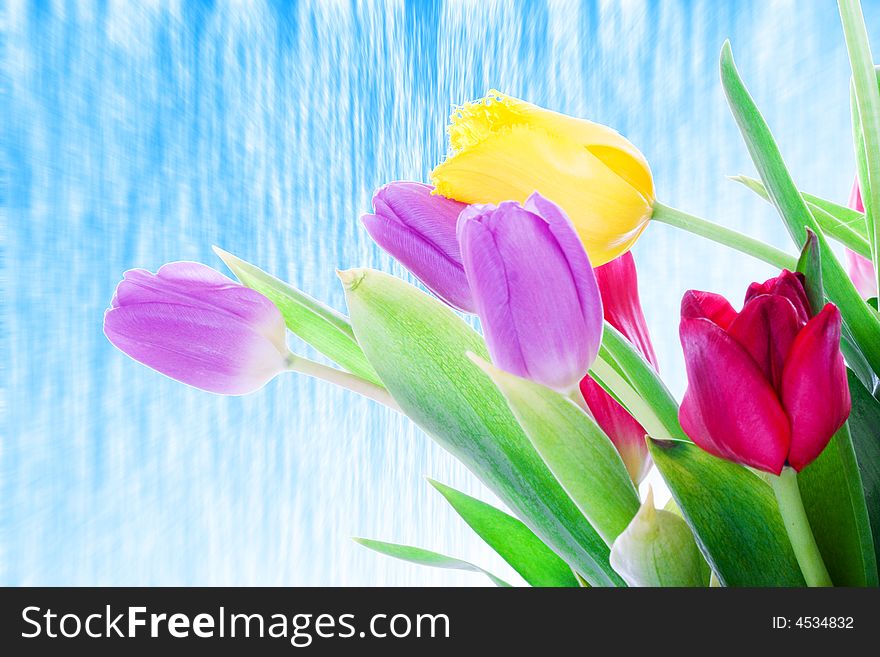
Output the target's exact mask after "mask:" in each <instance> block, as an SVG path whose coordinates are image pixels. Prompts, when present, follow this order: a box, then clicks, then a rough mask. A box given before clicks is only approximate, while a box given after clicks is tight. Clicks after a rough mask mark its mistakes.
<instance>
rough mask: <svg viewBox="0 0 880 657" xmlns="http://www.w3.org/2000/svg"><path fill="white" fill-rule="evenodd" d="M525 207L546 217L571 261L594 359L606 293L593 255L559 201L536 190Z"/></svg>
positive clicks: (555, 236) (599, 340)
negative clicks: (550, 199) (596, 273)
mask: <svg viewBox="0 0 880 657" xmlns="http://www.w3.org/2000/svg"><path fill="white" fill-rule="evenodd" d="M523 207H524V208H525V209H526V210H528V211H529V212H531V213H533V214H534V215H536V216H538V217H541V218H542V219H544V221H545V222H546V223H547V225H548V226H549V228H550V232H551V233H552V235H553V237H554V238H555V239H556V244H557V245H558V246H559V249H560V250H561V251H562V254H563V256H564V257H565V260H566V261H567V262H568V270H569V276H570V278H571V281H572V282H573V283H574V287H575V291H576V293H577V296H578V301H579V302H580V310H581V319H582V321H583V327H584V338H585V339H586V340H588V350H587V351H588V359H589V362H590V363H592V362H593V361H594V360H596V356H597V355H598V354H599V344H600V343H601V342H602V329H603V328H604V324H603V321H602V318H603V312H602V296H601V295H600V294H599V284H598V282H597V281H596V275H595V272H594V270H593V267H592V265H590V258H589V256H588V255H587V252H586V251H585V250H584V245H583V244H581V240H580V238H579V237H578V235H577V233H576V232H575V229H574V226H573V225H572V223H571V220H570V219H569V218H568V216H567V215H566V214H565V213H564V212H563V211H562V210H561V209H560V208H559V206H558V205H556V204H555V203H553V202H551V201H548V200H547V199H545V198H544V197H543V196H541V195H540V194H539V193H538V192H535V193H533V194H532V195H531V196H529V198H528V199H526V202H525V204H524V205H523ZM551 289H552V288H551Z"/></svg>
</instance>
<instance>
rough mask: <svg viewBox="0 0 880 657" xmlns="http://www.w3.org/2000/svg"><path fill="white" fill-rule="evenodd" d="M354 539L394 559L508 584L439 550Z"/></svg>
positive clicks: (500, 584)
mask: <svg viewBox="0 0 880 657" xmlns="http://www.w3.org/2000/svg"><path fill="white" fill-rule="evenodd" d="M354 541H355V542H356V543H359V544H361V545H363V546H364V547H366V548H369V549H371V550H373V551H374V552H379V553H380V554H384V555H386V556H389V557H394V558H395V559H401V560H403V561H409V562H410V563H416V564H419V565H420V566H433V567H434V568H451V569H452V570H469V571H471V572H474V573H482V574H483V575H485V576H486V577H488V578H489V579H491V580H492V582H493V583H494V584H495V586H502V587H509V586H510V584H508V583H507V582H505V581H504V580H503V579H501V578H500V577H496V576H495V575H493V574H492V573H490V572H489V571H488V570H484V569H482V568H480V567H479V566H475V565H474V564H472V563H470V562H468V561H462V560H461V559H456V558H454V557H447V556H446V555H445V554H440V553H439V552H432V551H431V550H425V549H423V548H418V547H412V546H410V545H400V544H398V543H385V542H384V541H374V540H372V539H369V538H355V539H354Z"/></svg>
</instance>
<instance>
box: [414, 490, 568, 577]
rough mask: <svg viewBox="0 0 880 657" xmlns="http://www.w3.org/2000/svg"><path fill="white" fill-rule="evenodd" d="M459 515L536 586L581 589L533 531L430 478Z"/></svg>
mask: <svg viewBox="0 0 880 657" xmlns="http://www.w3.org/2000/svg"><path fill="white" fill-rule="evenodd" d="M428 483H430V484H431V485H432V486H433V487H434V488H436V489H437V490H438V491H440V494H441V495H443V497H445V498H446V500H447V501H448V502H449V504H450V505H452V508H453V509H455V510H456V512H458V515H460V516H461V517H462V519H463V520H464V521H465V522H466V523H467V524H468V525H470V527H471V529H473V530H474V531H475V532H476V533H477V534H478V535H479V537H480V538H482V539H483V540H484V541H485V542H486V543H487V544H488V545H489V547H491V548H492V549H493V550H495V552H497V553H498V554H499V555H500V556H501V558H502V559H504V560H505V561H506V562H507V563H508V564H510V566H511V567H512V568H513V569H514V570H515V571H516V572H518V573H519V574H520V575H522V578H523V579H524V580H525V581H526V582H528V583H529V584H531V585H532V586H553V587H558V586H571V587H577V586H579V584H578V582H577V580H576V579H575V576H574V573H573V572H572V570H571V568H569V567H568V564H566V563H565V562H564V561H563V560H562V559H560V558H559V557H558V556H556V553H555V552H553V550H551V549H550V548H548V547H547V546H546V545H544V543H543V542H542V541H541V539H540V538H538V537H537V536H535V534H534V532H532V530H531V529H529V528H528V527H526V526H525V525H524V524H523V523H521V522H520V521H519V520H517V519H516V518H514V517H513V516H511V515H508V514H506V513H504V511H501V510H500V509H496V508H495V507H494V506H492V505H491V504H486V503H485V502H483V501H482V500H478V499H477V498H475V497H471V496H470V495H465V494H464V493H462V492H460V491H457V490H455V489H454V488H450V487H449V486H444V485H443V484H441V483H439V482H437V481H433V480H432V479H428Z"/></svg>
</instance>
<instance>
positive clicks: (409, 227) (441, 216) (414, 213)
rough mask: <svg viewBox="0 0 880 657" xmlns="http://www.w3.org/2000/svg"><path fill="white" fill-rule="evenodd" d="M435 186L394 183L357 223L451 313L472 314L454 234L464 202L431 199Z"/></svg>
mask: <svg viewBox="0 0 880 657" xmlns="http://www.w3.org/2000/svg"><path fill="white" fill-rule="evenodd" d="M433 189H434V188H433V187H431V186H430V185H424V184H422V183H416V182H393V183H389V184H387V185H385V186H384V187H381V188H379V190H378V191H377V192H376V194H375V195H374V196H373V209H374V212H375V214H367V215H364V216H363V217H362V218H361V221H363V222H364V226H365V227H366V229H367V232H368V233H369V234H370V237H372V238H373V239H374V240H375V241H376V243H377V244H378V245H379V246H381V247H382V248H383V249H384V250H385V251H387V252H388V253H389V254H390V255H391V256H392V257H393V258H394V259H395V260H397V261H398V262H400V264H402V265H403V266H404V267H406V268H407V269H408V270H409V271H410V272H412V274H413V275H414V276H415V277H416V278H418V279H419V280H420V281H421V282H422V283H424V285H425V287H427V288H428V289H429V290H431V292H433V293H434V294H436V295H437V296H438V297H440V299H442V300H443V301H445V302H446V303H448V304H449V305H450V306H452V307H453V308H457V309H459V310H463V311H465V312H473V311H474V306H473V299H472V298H471V293H470V288H469V287H468V282H467V277H466V276H465V273H464V267H463V266H462V264H461V251H460V250H459V248H458V239H457V238H456V235H455V226H456V221H457V220H458V215H459V213H460V212H461V211H462V209H463V208H464V207H465V206H464V204H463V203H458V202H457V201H451V200H449V199H446V198H443V197H442V196H436V195H434V194H432V191H433Z"/></svg>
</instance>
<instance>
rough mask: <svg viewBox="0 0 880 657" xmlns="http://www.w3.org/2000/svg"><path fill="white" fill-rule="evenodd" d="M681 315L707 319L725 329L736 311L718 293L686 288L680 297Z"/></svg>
mask: <svg viewBox="0 0 880 657" xmlns="http://www.w3.org/2000/svg"><path fill="white" fill-rule="evenodd" d="M681 316H682V318H685V317H686V318H688V319H700V318H703V319H708V320H709V321H710V322H713V323H714V324H717V325H718V326H720V327H721V328H723V329H725V330H726V329H727V327H728V326H730V323H731V322H732V321H733V320H734V319H735V318H736V311H735V310H734V309H733V306H731V305H730V302H729V301H728V300H727V299H725V298H724V297H722V296H721V295H720V294H715V293H714V292H701V291H699V290H688V291H687V292H685V293H684V296H683V297H682V299H681Z"/></svg>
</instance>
